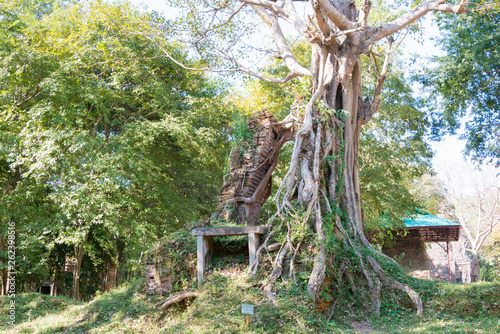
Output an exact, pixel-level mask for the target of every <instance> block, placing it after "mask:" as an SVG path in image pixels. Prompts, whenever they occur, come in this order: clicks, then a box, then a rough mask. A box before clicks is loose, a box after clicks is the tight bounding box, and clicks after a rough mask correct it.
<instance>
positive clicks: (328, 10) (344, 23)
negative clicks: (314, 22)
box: [317, 0, 358, 30]
mask: <svg viewBox="0 0 500 334" xmlns="http://www.w3.org/2000/svg"><path fill="white" fill-rule="evenodd" d="M317 2H318V5H319V7H320V8H321V10H322V11H323V13H325V14H326V16H328V18H329V19H330V20H332V21H333V23H335V25H336V26H337V27H339V29H340V30H347V29H355V28H357V27H358V24H357V23H354V22H352V21H351V20H349V19H348V18H347V17H346V16H345V15H344V14H342V13H341V12H340V11H339V10H338V9H337V8H336V7H335V6H334V5H332V4H331V3H330V1H328V0H317Z"/></svg>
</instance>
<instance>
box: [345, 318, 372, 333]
mask: <svg viewBox="0 0 500 334" xmlns="http://www.w3.org/2000/svg"><path fill="white" fill-rule="evenodd" d="M351 325H352V328H353V330H354V333H361V334H365V333H378V331H376V330H374V329H373V328H372V327H371V326H370V324H369V323H367V322H366V321H363V320H362V321H352V322H351Z"/></svg>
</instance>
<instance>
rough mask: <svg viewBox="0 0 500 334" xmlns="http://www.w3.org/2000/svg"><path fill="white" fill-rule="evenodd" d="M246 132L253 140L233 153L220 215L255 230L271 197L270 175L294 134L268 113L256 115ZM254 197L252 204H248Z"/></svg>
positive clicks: (220, 200) (220, 197)
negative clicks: (261, 213)
mask: <svg viewBox="0 0 500 334" xmlns="http://www.w3.org/2000/svg"><path fill="white" fill-rule="evenodd" d="M246 131H247V133H249V134H251V137H250V138H248V139H247V140H242V141H241V142H240V143H238V146H237V147H236V148H235V149H233V152H232V154H231V156H230V165H229V173H228V174H227V175H226V176H225V178H224V185H223V187H222V189H221V192H220V195H219V206H218V210H217V211H218V213H219V215H220V217H221V218H223V219H226V220H236V221H237V222H238V223H245V222H246V223H247V224H248V225H250V226H253V225H256V224H257V221H258V215H259V213H260V209H261V207H262V205H263V204H264V202H265V201H266V200H267V199H268V198H269V196H270V195H271V186H272V178H271V176H270V174H272V172H273V170H274V168H275V167H276V164H277V161H278V155H279V151H280V150H281V148H282V146H283V144H284V143H285V142H287V141H289V140H291V139H292V135H293V133H292V129H291V127H290V126H288V127H286V126H283V124H279V123H278V121H277V120H276V118H275V117H274V116H273V115H272V114H270V113H269V112H268V111H267V110H262V111H260V112H257V113H255V114H254V115H253V116H252V117H251V118H250V119H249V120H248V123H247V127H246ZM252 197H255V198H254V200H253V201H251V202H248V201H245V199H251V198H252Z"/></svg>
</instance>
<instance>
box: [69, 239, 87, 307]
mask: <svg viewBox="0 0 500 334" xmlns="http://www.w3.org/2000/svg"><path fill="white" fill-rule="evenodd" d="M87 238H88V232H87V234H86V235H85V239H84V240H83V241H82V242H80V243H78V244H77V245H75V259H76V261H75V267H74V268H73V287H72V290H71V291H72V295H73V299H76V300H81V299H82V298H81V295H80V274H81V270H82V259H83V242H85V241H87Z"/></svg>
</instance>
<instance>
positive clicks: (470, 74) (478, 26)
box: [420, 7, 500, 164]
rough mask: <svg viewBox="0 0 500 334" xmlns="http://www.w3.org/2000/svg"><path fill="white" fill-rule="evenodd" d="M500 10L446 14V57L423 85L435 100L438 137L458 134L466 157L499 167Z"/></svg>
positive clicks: (437, 60) (442, 18)
mask: <svg viewBox="0 0 500 334" xmlns="http://www.w3.org/2000/svg"><path fill="white" fill-rule="evenodd" d="M499 20H500V9H498V8H495V7H492V8H491V9H490V10H475V11H470V12H468V13H467V14H465V15H462V16H460V17H458V18H457V17H454V16H449V15H441V16H439V18H438V25H439V27H440V29H441V30H442V38H441V39H440V45H441V47H442V49H443V51H444V52H445V54H444V55H443V56H437V57H435V58H434V59H433V61H434V63H435V65H436V66H433V67H432V68H430V69H428V70H427V71H426V72H425V74H424V75H423V76H421V77H420V81H421V82H422V84H423V85H424V89H426V90H428V91H429V92H430V93H432V95H431V98H432V99H431V103H430V104H429V108H430V109H431V110H432V111H433V112H434V125H435V126H436V129H435V133H438V132H439V129H441V130H445V131H446V130H447V131H450V132H452V133H454V132H455V131H457V130H458V129H459V128H460V126H461V124H463V123H464V124H465V132H464V134H463V135H462V138H464V139H466V140H467V144H466V153H467V154H469V155H470V156H471V157H473V158H474V159H475V160H477V161H480V162H483V161H484V162H488V161H489V162H494V163H497V164H498V163H499V158H500V143H499V142H498V138H499V137H500V136H499V131H500V116H499V115H500V113H499V111H500V100H499V96H500V79H499V73H500V53H499V51H498V45H499V43H500V25H499Z"/></svg>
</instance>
